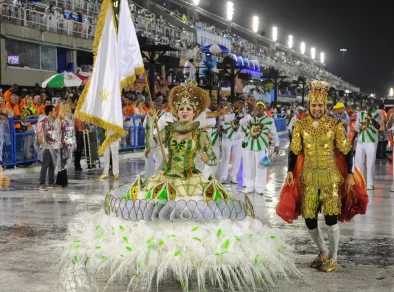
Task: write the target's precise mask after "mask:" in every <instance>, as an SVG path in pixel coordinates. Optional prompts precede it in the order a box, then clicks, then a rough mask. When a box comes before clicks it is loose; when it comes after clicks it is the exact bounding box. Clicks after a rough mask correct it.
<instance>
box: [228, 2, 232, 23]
mask: <svg viewBox="0 0 394 292" xmlns="http://www.w3.org/2000/svg"><path fill="white" fill-rule="evenodd" d="M233 15H234V3H233V2H231V1H228V2H227V20H228V21H232V20H233Z"/></svg>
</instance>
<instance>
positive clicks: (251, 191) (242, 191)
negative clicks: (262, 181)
mask: <svg viewBox="0 0 394 292" xmlns="http://www.w3.org/2000/svg"><path fill="white" fill-rule="evenodd" d="M241 193H243V194H246V195H247V194H251V193H253V190H251V189H243V190H241Z"/></svg>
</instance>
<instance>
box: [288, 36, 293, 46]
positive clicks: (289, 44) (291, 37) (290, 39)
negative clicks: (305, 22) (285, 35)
mask: <svg viewBox="0 0 394 292" xmlns="http://www.w3.org/2000/svg"><path fill="white" fill-rule="evenodd" d="M287 44H288V46H289V48H290V49H291V48H292V47H293V36H292V35H289V41H288V42H287Z"/></svg>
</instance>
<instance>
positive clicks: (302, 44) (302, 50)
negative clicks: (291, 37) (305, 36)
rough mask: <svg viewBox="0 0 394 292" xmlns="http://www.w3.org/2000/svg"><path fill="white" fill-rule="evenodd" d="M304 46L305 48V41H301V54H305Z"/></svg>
mask: <svg viewBox="0 0 394 292" xmlns="http://www.w3.org/2000/svg"><path fill="white" fill-rule="evenodd" d="M305 48H306V46H305V43H304V42H302V43H301V54H303V55H304V54H305Z"/></svg>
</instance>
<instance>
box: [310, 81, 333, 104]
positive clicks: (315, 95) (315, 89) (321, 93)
mask: <svg viewBox="0 0 394 292" xmlns="http://www.w3.org/2000/svg"><path fill="white" fill-rule="evenodd" d="M308 87H309V94H308V98H309V102H311V101H322V102H324V103H325V104H327V102H328V99H327V97H328V91H329V90H330V87H331V86H330V83H327V82H324V81H320V80H315V81H312V82H310V83H308Z"/></svg>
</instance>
